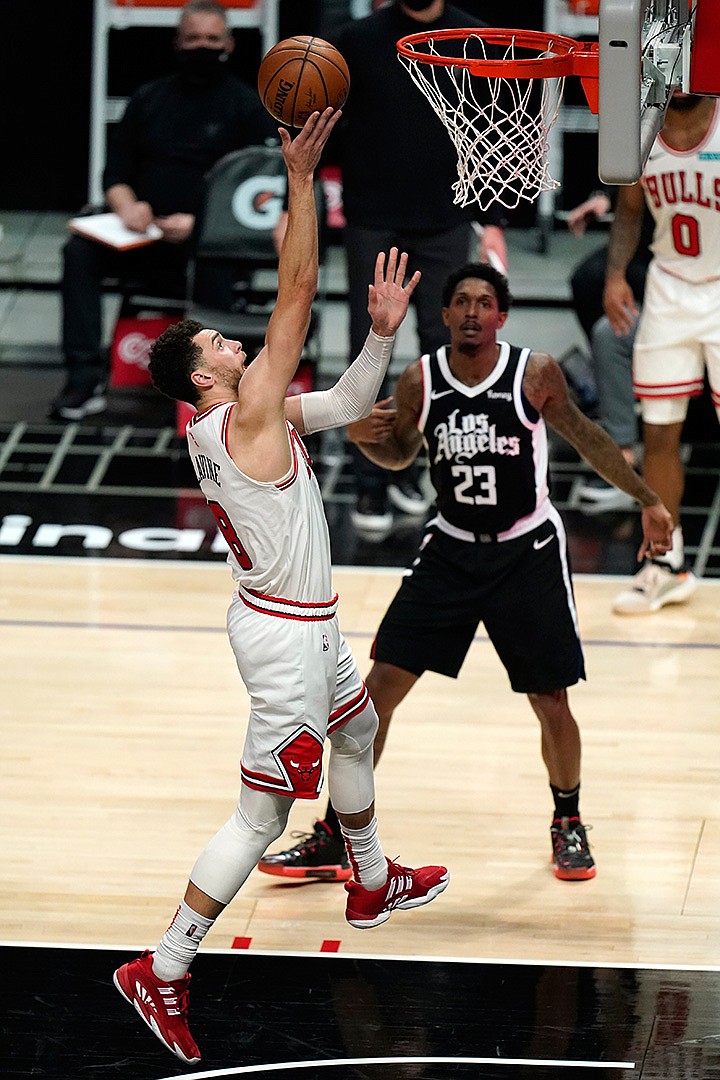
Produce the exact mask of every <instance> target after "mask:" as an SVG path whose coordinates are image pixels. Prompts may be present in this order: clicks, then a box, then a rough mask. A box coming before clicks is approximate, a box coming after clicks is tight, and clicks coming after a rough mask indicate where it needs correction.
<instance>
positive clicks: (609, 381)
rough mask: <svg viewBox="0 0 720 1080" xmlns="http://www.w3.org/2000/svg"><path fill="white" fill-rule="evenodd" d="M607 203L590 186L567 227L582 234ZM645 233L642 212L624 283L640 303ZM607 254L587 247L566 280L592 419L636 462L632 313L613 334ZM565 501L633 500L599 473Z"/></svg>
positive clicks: (595, 508)
mask: <svg viewBox="0 0 720 1080" xmlns="http://www.w3.org/2000/svg"><path fill="white" fill-rule="evenodd" d="M611 209H612V202H611V197H610V189H607V190H598V191H594V192H592V194H591V195H589V196H588V198H587V199H586V200H585V201H584V202H582V203H580V205H579V206H576V207H575V209H574V210H572V211H571V212H570V215H569V217H568V228H569V229H570V231H571V232H572V233H573V235H574V236H578V237H580V236H583V235H584V233H585V230H586V228H587V226H588V224H590V223H591V222H592V221H593V220H597V219H598V218H600V217H604V216H605V215H606V214H608V213H610V211H611ZM651 239H652V217H651V216H650V215H649V214H647V215H646V216H645V219H644V222H643V234H642V239H641V243H640V245H639V247H638V251H637V252H636V254H635V256H634V257H633V259H632V260H631V262H630V263H629V265H628V283H629V285H630V288H631V289H632V291H633V295H634V297H635V300H636V303H637V304H638V306H640V305H641V304H642V300H643V294H644V291H645V276H646V274H647V268H648V264H649V262H650V258H651V252H650V248H649V244H650V240H651ZM607 256H608V245H607V244H605V245H604V246H603V247H601V248H598V249H597V250H596V251H593V252H591V254H590V255H588V256H587V257H586V258H585V259H583V260H582V261H581V262H580V263H578V265H577V266H576V267H575V269H574V270H573V273H572V277H571V279H570V286H571V289H572V295H573V306H574V308H575V314H576V315H577V318H578V322H579V323H580V325H581V326H582V328H583V330H584V331H585V334H586V335H587V338H588V340H589V342H590V353H591V360H592V370H593V377H594V382H595V387H596V393H597V404H598V422H599V423H600V425H601V426H602V427H603V428H605V430H606V431H607V433H608V434H609V435H610V436H611V438H612V439H613V440H614V441H615V442H616V443H617V444H618V446H619V447H620V449H621V451H622V454H623V457H624V458H625V460H626V461H627V462H628V463H629V464H630V465H633V466H636V465H637V464H638V462H637V460H636V455H635V444H636V443H637V442H638V422H637V415H636V406H635V396H634V394H633V388H632V351H633V342H634V340H635V327H636V325H637V317H634V318H633V323H632V326H631V327H630V329H629V330H628V331H627V332H626V333H622V334H617V333H616V332H615V331H614V330H613V328H612V327H611V326H610V323H609V322H608V320H607V317H606V316H605V314H604V313H603V307H602V298H603V289H604V288H605V272H606V269H607ZM571 501H572V505H574V506H576V507H577V508H578V509H580V510H582V511H584V512H585V513H589V514H599V513H603V512H604V511H611V510H628V509H632V507H633V500H632V499H630V498H629V497H628V496H627V495H626V493H625V492H624V491H621V490H620V489H619V488H615V487H613V486H612V485H610V484H608V483H606V482H605V481H604V480H603V479H602V478H601V477H599V476H593V477H589V478H588V479H587V480H583V481H581V482H580V483H579V484H576V486H575V487H574V489H573V493H572V497H571Z"/></svg>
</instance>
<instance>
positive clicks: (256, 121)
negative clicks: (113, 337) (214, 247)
mask: <svg viewBox="0 0 720 1080" xmlns="http://www.w3.org/2000/svg"><path fill="white" fill-rule="evenodd" d="M233 47H234V39H233V36H232V34H231V32H230V30H229V28H228V24H227V14H226V10H225V8H224V7H223V5H222V4H220V3H217V2H216V0H189V3H187V4H185V6H184V7H183V9H182V13H181V16H180V21H179V24H178V29H177V33H176V37H175V57H176V61H177V70H176V72H175V73H173V74H172V75H170V76H167V77H165V78H161V79H156V80H154V81H153V82H149V83H146V84H145V85H143V86H141V87H140V88H139V89H138V90H137V91H136V92H135V93H134V94H133V95H132V96H131V97H130V99H129V101H128V104H127V107H126V109H125V112H124V114H123V117H122V119H121V120H120V122H119V123H118V124H117V125H116V126H115V129H114V131H113V135H112V138H111V140H110V145H109V148H108V156H107V161H106V166H105V170H104V173H103V190H104V192H105V203H106V205H105V208H104V209H106V210H111V211H114V212H115V213H116V214H118V215H119V217H120V218H121V219H122V222H123V224H124V225H125V226H127V227H128V228H129V229H133V230H137V231H139V232H144V231H145V230H146V229H147V227H148V226H149V225H150V224H151V223H154V224H155V225H157V226H158V227H159V228H160V229H161V230H162V234H163V235H162V239H161V240H159V241H157V242H156V243H154V244H149V245H147V246H146V247H141V248H136V249H132V250H129V251H117V250H115V249H113V248H110V247H106V246H105V245H103V244H100V243H97V242H95V241H93V240H89V239H86V238H85V237H82V236H78V235H73V236H71V238H70V239H69V240H68V241H67V243H66V244H65V246H64V249H63V278H62V349H63V356H64V363H65V378H66V381H65V386H64V388H63V389H62V391H61V393H60V395H59V396H58V398H57V399H56V400H55V401H54V402H53V404H52V407H51V411H50V417H51V419H55V420H61V421H65V420H81V419H82V418H83V417H85V416H89V415H94V414H97V413H100V412H102V411H103V410H104V409H105V406H106V398H105V386H106V383H107V378H108V368H109V364H108V355H107V350H106V348H105V346H104V343H103V340H102V305H101V299H102V291H101V282H102V279H103V278H104V277H108V276H112V277H119V278H120V279H125V280H131V279H139V280H142V281H148V282H151V283H155V282H157V287H158V290H159V291H161V292H162V294H165V293H167V294H168V295H170V296H172V295H174V294H177V296H178V297H181V296H183V295H184V292H185V272H186V267H187V260H188V257H189V254H190V242H191V237H192V232H193V228H194V224H195V215H196V213H197V210H198V208H199V205H200V200H201V197H202V191H203V178H204V175H205V173H206V172H207V170H208V169H209V168H210V167H211V165H213V164H214V163H215V162H216V161H217V160H218V159H219V158H221V157H223V155H225V154H227V153H229V152H230V151H232V150H238V149H241V148H242V147H244V146H250V145H258V144H263V143H268V142H275V143H277V142H278V133H277V125H276V124H275V122H274V121H273V119H272V117H271V116H270V115H269V113H267V112H266V110H265V109H264V108H263V106H262V103H261V102H260V99H259V98H258V95H257V93H256V92H255V90H254V88H251V87H250V86H249V85H247V84H245V83H243V82H241V81H240V80H239V79H237V78H236V77H235V76H234V75H232V74H231V73H230V72H229V71H228V63H227V61H228V58H229V56H230V53H231V52H232V50H233Z"/></svg>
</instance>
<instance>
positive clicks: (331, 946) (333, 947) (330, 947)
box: [320, 938, 340, 952]
mask: <svg viewBox="0 0 720 1080" xmlns="http://www.w3.org/2000/svg"><path fill="white" fill-rule="evenodd" d="M339 949H340V942H339V941H333V939H332V938H326V939H325V941H323V943H322V945H321V946H320V952H338V950H339Z"/></svg>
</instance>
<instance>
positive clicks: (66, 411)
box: [48, 383, 107, 420]
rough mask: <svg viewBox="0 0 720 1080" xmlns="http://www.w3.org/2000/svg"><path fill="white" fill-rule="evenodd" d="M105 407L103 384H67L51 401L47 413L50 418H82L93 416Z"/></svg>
mask: <svg viewBox="0 0 720 1080" xmlns="http://www.w3.org/2000/svg"><path fill="white" fill-rule="evenodd" d="M106 408H107V398H106V396H105V386H104V385H103V384H102V383H98V384H97V385H95V386H72V385H68V386H66V387H65V389H64V390H63V391H62V393H61V394H60V396H59V397H58V398H57V399H56V400H55V401H54V402H53V404H52V407H51V409H50V412H49V414H48V416H49V419H50V420H82V419H83V417H85V416H95V415H96V413H101V412H104V411H105V409H106Z"/></svg>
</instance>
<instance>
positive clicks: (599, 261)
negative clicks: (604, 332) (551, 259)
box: [568, 188, 652, 342]
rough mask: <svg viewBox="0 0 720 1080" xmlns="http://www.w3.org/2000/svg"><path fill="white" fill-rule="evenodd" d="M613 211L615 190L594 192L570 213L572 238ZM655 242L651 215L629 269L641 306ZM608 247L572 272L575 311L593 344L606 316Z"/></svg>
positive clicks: (597, 250) (636, 299)
mask: <svg viewBox="0 0 720 1080" xmlns="http://www.w3.org/2000/svg"><path fill="white" fill-rule="evenodd" d="M611 209H612V189H611V188H608V189H607V190H602V191H601V190H598V191H593V192H592V194H591V195H589V196H588V197H587V199H586V200H585V201H584V202H582V203H580V205H579V206H576V207H575V209H574V210H571V211H570V214H569V216H568V229H569V230H570V232H571V233H572V234H573V236H577V237H581V236H584V234H585V230H586V228H587V226H588V225H589V224H590V223H591V222H592V221H594V220H597V219H598V218H601V217H604V216H605V215H606V214H609V213H610V212H611ZM651 240H652V217H651V216H650V215H649V214H648V215H647V217H646V218H645V220H644V221H643V230H642V236H641V239H640V243H639V244H638V250H637V251H636V252H635V255H634V256H633V258H632V259H631V261H630V263H629V264H628V268H627V280H628V284H629V286H630V288H631V289H632V291H633V296H634V297H635V302H636V303H637V304H638V305H641V304H642V301H643V295H644V292H645V275H646V274H647V268H648V265H649V263H650V258H651V253H650V241H651ZM607 256H608V245H607V244H603V246H602V247H599V248H597V249H596V250H595V251H592V252H591V253H590V254H589V255H587V256H586V257H585V258H584V259H582V260H581V261H580V262H579V263H578V264H577V266H576V267H575V268H574V269H573V272H572V275H571V277H570V288H571V290H572V298H573V308H574V310H575V314H576V315H577V318H578V322H579V323H580V325H581V326H582V328H583V330H584V332H585V336H586V337H587V339H588V341H589V342H591V341H592V329H593V327H594V325H595V323H596V322H597V321H598V319H600V318H602V316H603V315H604V314H605V312H604V310H603V290H604V288H605V272H606V269H607Z"/></svg>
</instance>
